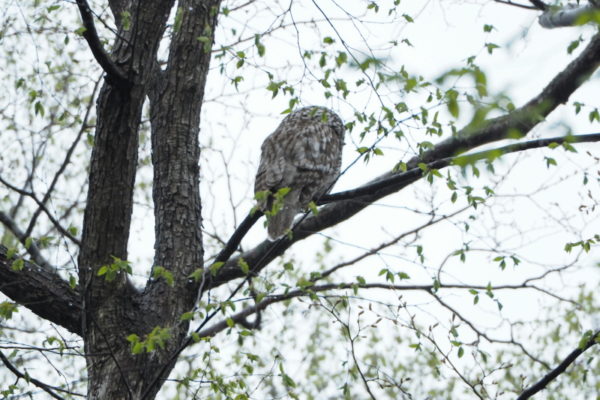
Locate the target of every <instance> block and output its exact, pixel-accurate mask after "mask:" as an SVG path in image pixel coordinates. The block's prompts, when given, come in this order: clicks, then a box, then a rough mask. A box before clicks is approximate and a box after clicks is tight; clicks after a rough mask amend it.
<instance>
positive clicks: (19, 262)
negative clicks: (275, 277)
mask: <svg viewBox="0 0 600 400" xmlns="http://www.w3.org/2000/svg"><path fill="white" fill-rule="evenodd" d="M23 268H25V261H24V260H23V259H22V258H18V259H16V260H14V261H13V262H12V264H11V265H10V269H12V270H13V271H22V270H23Z"/></svg>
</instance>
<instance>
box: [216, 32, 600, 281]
mask: <svg viewBox="0 0 600 400" xmlns="http://www.w3.org/2000/svg"><path fill="white" fill-rule="evenodd" d="M598 65H600V34H597V35H595V36H594V37H593V38H592V39H591V41H590V43H589V44H588V46H587V47H586V48H585V49H584V50H583V51H582V53H581V54H580V55H579V56H578V57H577V58H576V59H574V60H573V61H572V62H571V63H570V64H569V65H568V66H567V67H566V68H565V69H564V70H563V71H561V72H560V73H558V74H557V75H556V76H555V77H554V79H552V81H550V83H549V84H548V85H547V86H546V87H545V88H544V89H543V90H542V91H541V92H540V93H539V94H538V95H537V96H535V97H534V98H532V99H531V100H530V101H529V102H527V103H526V104H525V105H523V106H522V107H520V108H518V109H516V110H514V111H513V112H510V113H509V114H507V115H504V116H500V117H497V118H492V119H488V120H486V121H484V122H483V123H482V124H481V125H479V126H476V127H473V126H467V127H465V128H463V129H462V130H461V131H459V132H458V133H457V134H456V135H455V136H453V137H451V138H448V139H446V140H443V141H441V142H440V143H438V144H437V145H435V146H434V147H433V148H432V149H431V150H428V151H426V152H424V153H423V154H421V155H420V156H416V157H413V158H412V159H411V160H409V161H408V162H406V163H405V164H404V165H405V169H406V172H402V170H400V171H395V172H389V173H386V174H383V175H382V176H380V177H378V178H376V179H374V180H372V181H371V182H370V183H368V184H367V185H377V184H378V183H379V182H382V181H386V180H388V179H394V178H395V177H396V176H398V178H397V179H398V180H399V182H395V183H394V184H387V183H386V184H385V185H383V187H382V188H379V189H378V190H377V192H375V193H374V194H364V195H361V196H358V197H353V198H352V199H349V200H342V201H337V202H335V203H332V204H328V205H326V206H325V207H323V208H321V209H320V211H319V214H318V215H316V216H308V217H306V218H303V220H302V222H301V223H299V224H296V226H295V228H294V230H293V236H292V238H291V239H289V238H283V239H280V240H278V241H276V242H269V241H265V242H263V243H261V244H259V245H258V246H257V247H255V248H254V249H251V250H248V251H246V252H244V253H243V254H242V255H240V257H241V258H242V259H243V260H245V261H246V262H247V263H248V264H249V265H250V266H251V269H252V271H253V272H258V271H259V270H260V269H262V268H264V267H265V266H266V265H267V264H268V263H269V262H270V261H272V260H273V259H275V258H276V257H277V256H279V255H281V254H282V253H283V252H284V251H285V250H286V249H287V248H289V247H290V246H291V245H292V244H293V243H295V242H297V241H299V240H302V239H304V238H306V237H308V236H310V235H312V234H314V233H315V232H319V231H321V230H323V229H325V228H328V227H330V226H333V225H336V224H338V223H340V222H342V221H344V220H346V219H348V218H350V217H352V216H353V215H355V214H356V213H358V212H359V211H361V210H363V209H364V208H366V207H367V206H369V205H370V204H372V203H373V202H374V201H376V200H379V199H381V198H383V197H385V196H387V195H389V194H391V193H395V192H398V191H399V190H401V189H403V188H405V187H407V186H408V185H409V184H411V183H412V182H414V181H416V180H418V179H420V177H421V176H422V174H423V172H424V171H423V169H422V168H419V166H420V165H422V164H424V165H427V164H428V163H432V162H436V161H438V160H444V159H447V158H453V157H455V156H456V155H457V154H460V153H465V152H467V151H468V150H472V149H475V148H477V147H479V146H481V145H484V144H487V143H492V142H496V141H499V140H502V139H505V138H507V137H508V135H511V134H512V135H515V134H517V133H518V134H520V135H522V136H524V135H526V134H527V133H528V132H529V131H531V129H533V128H534V127H535V126H536V125H538V124H539V123H540V122H541V121H543V120H544V118H545V117H546V116H547V115H549V114H550V113H551V112H552V111H553V110H554V109H555V108H556V107H557V106H558V105H560V104H563V103H565V102H566V101H567V100H568V99H569V97H570V95H571V94H572V93H573V92H574V91H575V90H576V89H577V88H578V87H579V86H581V84H582V83H583V82H584V81H585V80H586V79H587V78H588V77H589V76H590V75H591V74H592V73H593V72H594V71H595V70H596V69H597V68H598ZM559 140H560V139H559ZM562 140H563V141H567V140H568V139H566V138H565V139H562ZM594 140H596V138H595V137H594ZM539 144H540V145H543V146H546V145H547V143H544V142H543V141H542V142H539ZM515 146H517V147H516V148H515V149H514V151H518V145H515ZM525 146H534V147H535V142H533V144H526V145H525ZM449 161H450V160H448V161H446V162H449ZM440 162H442V161H440ZM409 171H410V172H409ZM403 173H407V174H408V175H402V174H403ZM400 176H402V178H400ZM238 261H239V258H237V257H236V258H234V259H231V260H229V261H228V262H227V263H225V265H224V266H223V267H222V268H220V269H219V273H218V274H217V276H216V277H215V278H214V279H213V280H212V282H211V283H210V285H209V287H216V286H219V285H221V284H223V283H225V282H228V281H230V280H232V279H235V278H239V277H243V276H244V273H243V271H241V270H240V268H239V266H238Z"/></svg>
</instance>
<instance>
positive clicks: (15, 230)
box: [0, 211, 52, 270]
mask: <svg viewBox="0 0 600 400" xmlns="http://www.w3.org/2000/svg"><path fill="white" fill-rule="evenodd" d="M0 222H2V224H3V225H4V226H5V227H6V228H8V230H9V231H10V232H11V233H12V234H13V235H15V237H16V238H17V240H18V241H19V242H20V243H21V244H22V245H23V247H25V249H26V250H27V253H29V255H31V257H32V258H33V261H35V263H36V264H37V265H39V266H40V267H42V268H45V269H48V270H50V269H52V265H50V263H49V262H48V260H46V258H45V257H44V256H43V255H42V252H41V251H40V249H39V248H38V247H37V245H36V244H35V243H33V242H32V243H30V244H28V243H27V238H28V236H27V235H25V234H24V233H23V231H22V230H21V229H20V228H19V227H18V226H17V223H16V222H15V221H14V220H13V219H12V218H11V217H9V216H8V215H6V214H5V213H4V212H2V211H0Z"/></svg>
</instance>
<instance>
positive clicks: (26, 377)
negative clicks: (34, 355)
mask: <svg viewBox="0 0 600 400" xmlns="http://www.w3.org/2000/svg"><path fill="white" fill-rule="evenodd" d="M0 360H2V362H3V363H4V365H5V366H6V368H8V369H9V371H10V372H12V373H13V374H15V375H16V376H17V378H19V379H24V380H25V381H27V382H31V383H33V384H34V385H35V386H37V387H39V388H40V389H42V390H43V391H44V392H46V393H48V394H49V395H50V396H51V397H53V398H55V399H58V400H64V397H60V396H59V395H57V394H56V393H54V390H60V389H59V388H56V387H53V386H50V385H47V384H45V383H44V382H41V381H39V380H37V379H35V378H32V377H31V376H29V374H27V375H25V374H24V373H22V372H21V371H19V370H18V369H17V368H16V367H15V366H14V365H13V364H12V363H11V362H10V361H9V360H8V358H6V356H5V355H4V354H3V353H2V352H1V351H0Z"/></svg>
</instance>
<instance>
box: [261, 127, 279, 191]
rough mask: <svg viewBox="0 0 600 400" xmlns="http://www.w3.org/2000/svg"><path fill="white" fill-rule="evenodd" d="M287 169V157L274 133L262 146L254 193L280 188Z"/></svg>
mask: <svg viewBox="0 0 600 400" xmlns="http://www.w3.org/2000/svg"><path fill="white" fill-rule="evenodd" d="M284 171H285V157H284V154H283V151H282V148H281V145H280V144H279V143H278V142H277V140H276V138H275V137H274V135H271V136H269V137H268V138H267V139H266V140H265V141H264V142H263V144H262V146H261V156H260V163H259V165H258V172H257V173H256V178H255V180H254V193H256V192H261V191H265V190H272V189H274V188H279V187H280V186H279V185H280V184H281V183H282V181H283V176H284Z"/></svg>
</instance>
